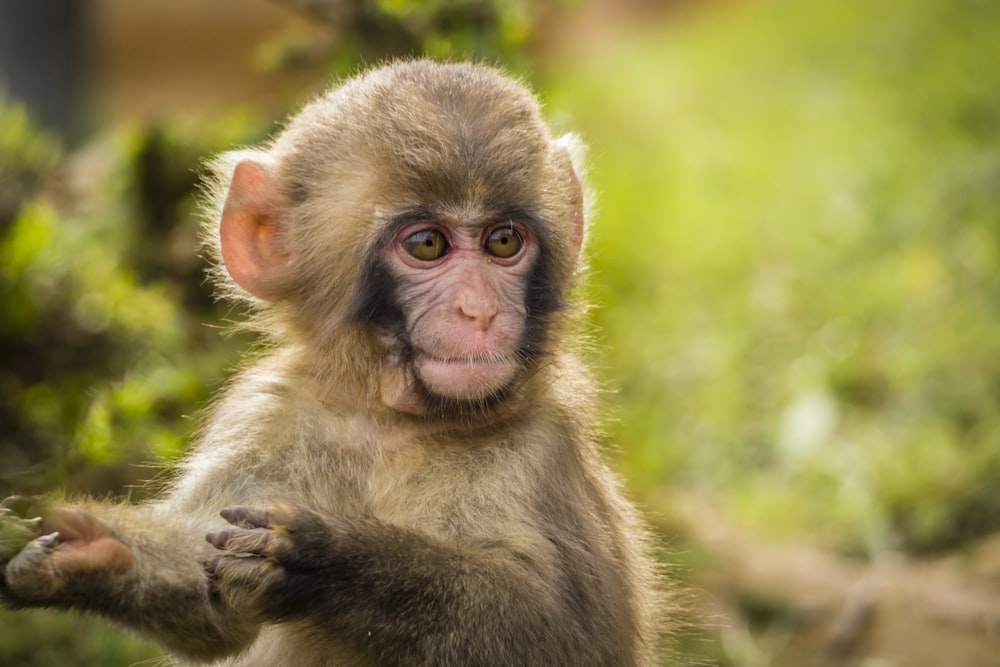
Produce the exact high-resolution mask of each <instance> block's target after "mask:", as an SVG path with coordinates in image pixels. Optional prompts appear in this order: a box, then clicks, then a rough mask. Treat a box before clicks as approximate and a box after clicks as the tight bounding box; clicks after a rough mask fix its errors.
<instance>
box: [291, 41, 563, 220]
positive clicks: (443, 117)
mask: <svg viewBox="0 0 1000 667" xmlns="http://www.w3.org/2000/svg"><path fill="white" fill-rule="evenodd" d="M550 141H551V136H550V134H549V131H548V128H547V126H546V125H545V123H544V122H543V120H542V118H541V114H540V111H539V108H538V104H537V102H536V101H535V98H534V97H533V96H532V95H531V93H530V92H529V91H527V90H526V89H525V88H524V87H523V86H521V85H520V84H519V83H517V82H516V81H514V80H513V79H510V78H509V77H506V76H504V75H502V74H501V73H499V72H497V71H496V70H492V69H490V68H485V67H480V66H474V65H464V64H449V65H442V64H436V63H431V62H429V61H417V62H411V63H398V64H395V65H392V66H389V67H386V68H382V69H378V70H374V71H372V72H369V73H367V74H365V75H363V76H361V77H359V78H357V79H353V80H350V81H348V82H346V83H345V84H343V85H341V86H339V87H337V88H335V89H333V90H332V91H331V92H329V93H328V94H327V95H325V96H324V97H322V98H320V99H318V100H317V101H316V102H314V103H313V104H311V105H310V106H308V107H307V108H306V109H304V110H303V112H302V113H301V114H300V115H299V116H298V117H297V118H296V119H294V120H293V121H292V123H291V124H290V125H289V126H288V128H287V129H286V131H285V133H284V134H283V135H282V136H281V137H279V139H278V143H279V144H285V145H287V146H289V147H290V148H292V150H291V151H290V152H291V153H292V155H290V156H289V157H290V158H291V161H293V162H296V163H298V165H297V168H295V169H294V170H293V172H294V174H295V175H296V176H298V177H299V178H301V179H305V180H309V172H310V171H312V172H313V175H314V176H317V177H319V178H322V179H324V180H325V179H328V178H333V177H336V175H337V172H341V173H343V172H345V171H347V172H349V173H350V174H351V175H352V176H359V175H365V174H367V175H368V176H370V177H375V178H378V179H379V180H380V181H382V182H383V183H382V184H383V185H384V186H388V187H391V188H394V189H406V190H410V191H412V192H415V193H419V194H420V195H421V196H422V198H423V199H424V200H427V199H440V200H442V201H449V200H467V198H468V197H470V196H472V197H474V198H477V199H484V200H487V201H490V202H491V203H492V204H493V205H500V204H501V203H502V202H505V201H507V202H509V201H515V200H518V199H523V198H524V197H532V196H534V194H535V193H534V185H535V183H537V182H538V180H539V177H540V173H539V172H540V170H543V169H544V168H545V165H546V160H547V157H548V154H549V144H550ZM310 167H313V168H314V169H310Z"/></svg>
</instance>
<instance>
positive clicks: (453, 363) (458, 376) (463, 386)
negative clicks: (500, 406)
mask: <svg viewBox="0 0 1000 667" xmlns="http://www.w3.org/2000/svg"><path fill="white" fill-rule="evenodd" d="M517 369H518V365H517V363H516V361H515V360H514V359H512V358H510V357H508V356H504V355H490V356H455V357H437V356H434V355H432V354H428V353H426V352H420V353H418V354H417V355H416V356H415V358H414V359H413V370H414V372H415V373H416V376H417V377H418V378H419V379H420V381H421V382H422V383H423V384H424V386H425V387H426V388H427V389H428V390H429V391H430V392H431V393H433V394H436V395H438V396H441V397H444V398H452V399H457V400H478V399H483V398H487V397H489V396H491V395H493V394H496V393H498V392H500V391H502V390H503V389H505V388H506V387H507V386H508V385H509V384H510V383H511V381H512V380H513V379H514V377H515V375H516V374H517Z"/></svg>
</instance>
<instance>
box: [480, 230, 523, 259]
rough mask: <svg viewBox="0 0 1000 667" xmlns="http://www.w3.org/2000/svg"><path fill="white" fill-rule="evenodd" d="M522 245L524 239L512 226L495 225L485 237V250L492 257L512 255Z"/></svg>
mask: <svg viewBox="0 0 1000 667" xmlns="http://www.w3.org/2000/svg"><path fill="white" fill-rule="evenodd" d="M522 245H524V239H523V238H521V235H520V234H519V233H518V231H517V230H516V229H514V228H513V227H497V228H496V229H494V230H493V231H492V232H490V235H489V236H487V237H486V246H485V247H486V252H487V253H488V254H490V255H493V256H494V257H499V258H501V259H505V258H507V257H513V256H514V255H516V254H517V252H518V251H519V250H520V249H521V246H522Z"/></svg>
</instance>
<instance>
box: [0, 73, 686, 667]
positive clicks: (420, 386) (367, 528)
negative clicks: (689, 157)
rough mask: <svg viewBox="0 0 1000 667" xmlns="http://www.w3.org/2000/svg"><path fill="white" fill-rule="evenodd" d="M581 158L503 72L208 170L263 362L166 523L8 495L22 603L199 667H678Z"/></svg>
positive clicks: (13, 577) (4, 586) (370, 82)
mask: <svg viewBox="0 0 1000 667" xmlns="http://www.w3.org/2000/svg"><path fill="white" fill-rule="evenodd" d="M584 175H585V174H584V170H583V145H582V141H581V140H580V139H579V138H578V137H577V136H576V135H575V134H566V135H560V136H556V135H555V134H554V133H553V131H552V130H551V129H550V127H549V125H548V124H547V123H546V121H545V120H544V119H543V117H542V111H541V107H540V104H539V102H538V100H537V98H536V97H535V95H534V94H533V93H532V92H531V91H530V90H529V89H528V88H527V87H526V86H525V85H524V84H523V83H521V82H520V81H519V80H517V79H515V78H513V77H511V76H509V75H507V74H506V73H504V72H502V71H500V70H499V69H497V68H493V67H491V66H487V65H482V64H475V63H461V62H447V63H445V62H436V61H431V60H400V61H394V62H390V63H387V64H383V65H381V66H378V67H374V68H371V69H369V70H367V71H363V72H360V73H358V74H357V75H356V76H354V77H353V78H348V79H346V80H344V81H341V82H340V83H338V84H336V85H335V86H333V87H332V88H331V89H330V90H329V91H328V92H326V93H325V94H322V95H320V96H319V97H317V98H316V99H315V100H313V101H312V102H310V103H309V104H307V105H306V106H305V107H304V108H303V109H301V110H300V112H299V113H298V114H296V115H294V116H292V117H291V118H290V120H289V121H287V123H286V124H285V125H284V126H283V127H282V128H281V129H280V130H279V131H278V132H277V133H276V134H275V136H274V137H273V138H272V139H271V140H270V141H269V142H267V143H266V144H265V145H263V146H259V147H251V148H245V149H240V150H235V151H232V152H228V153H225V154H223V155H221V156H219V157H217V158H216V159H214V160H213V161H212V162H211V163H210V164H209V166H208V169H207V174H206V179H205V180H206V185H205V200H206V201H205V208H206V216H205V218H206V221H207V222H206V225H205V229H206V231H205V239H206V240H205V247H206V248H207V254H208V255H209V257H210V264H211V267H210V269H209V271H210V274H211V276H212V279H213V280H214V283H215V285H216V288H217V290H218V292H219V294H220V296H222V297H224V298H229V299H231V300H233V301H234V302H235V303H238V304H241V305H242V306H244V307H245V309H246V311H247V313H248V326H251V327H254V328H256V329H257V330H258V331H260V332H262V333H263V334H264V335H265V336H266V337H267V341H268V343H267V346H266V349H265V350H264V351H263V352H261V353H259V354H258V355H257V356H256V358H255V359H252V360H250V361H249V362H248V364H247V365H246V366H245V368H244V369H243V370H242V371H239V372H238V373H237V374H236V376H235V377H234V378H233V379H232V380H231V381H230V383H229V384H228V385H227V386H226V388H225V389H224V390H223V391H222V392H221V395H220V396H219V397H217V398H216V399H215V401H214V402H213V403H212V405H211V407H210V408H209V409H208V411H207V413H206V415H205V417H204V419H203V423H202V424H201V426H200V430H199V433H198V434H197V436H196V439H195V442H194V443H193V446H192V447H191V450H190V452H189V453H188V454H187V455H186V457H185V458H184V459H182V461H181V462H180V463H179V464H178V466H177V471H176V474H175V475H174V477H173V478H172V479H171V480H170V481H169V482H168V483H167V485H166V488H165V489H164V490H163V492H162V494H161V495H159V496H158V497H156V498H154V499H153V500H150V501H147V502H144V503H142V504H128V503H117V504H116V503H113V502H98V501H95V500H87V499H82V500H79V501H74V502H62V501H53V500H47V501H46V500H41V501H39V500H37V499H32V498H24V497H12V498H9V499H7V500H6V501H4V504H3V509H2V510H0V536H2V537H3V538H4V539H3V540H0V567H2V573H3V577H2V580H0V599H2V601H3V602H4V604H6V605H7V606H9V607H12V608H27V607H53V608H61V609H75V610H83V611H86V612H91V613H96V614H99V615H102V616H104V617H106V618H109V619H111V620H112V621H114V622H117V623H118V624H120V625H122V626H124V627H126V628H128V629H130V630H132V631H134V632H135V633H137V634H139V635H140V636H143V637H146V638H148V639H150V640H152V641H154V642H157V643H158V644H160V645H161V646H162V647H164V649H165V650H166V651H167V652H168V653H170V654H172V655H173V656H175V657H176V659H177V660H178V661H181V662H182V664H213V665H220V666H221V665H229V666H235V665H241V666H265V665H266V666H274V665H294V666H295V667H310V666H314V665H315V666H319V665H435V666H448V665H577V666H584V665H595V666H596V665H600V666H604V667H607V666H634V665H640V666H642V665H652V664H655V660H656V659H657V658H656V654H657V652H658V650H659V646H660V645H661V643H662V642H661V637H662V636H663V634H664V631H663V625H664V623H663V622H662V617H663V610H664V609H665V604H664V599H665V597H666V596H665V591H666V590H667V587H666V586H665V584H664V577H663V576H662V574H661V573H660V568H659V566H658V565H657V564H656V559H655V558H654V557H653V556H652V555H651V548H650V542H651V540H650V538H649V536H648V531H646V530H645V529H644V528H643V525H642V520H641V518H640V517H639V513H638V511H637V510H636V509H635V507H634V506H633V505H632V504H630V503H629V502H628V501H627V500H626V498H625V496H624V494H623V492H622V490H621V484H620V482H619V480H618V478H617V477H616V476H615V475H614V474H613V473H612V472H611V471H610V469H609V468H608V467H607V466H606V464H605V463H604V462H603V460H602V453H601V440H602V438H601V435H600V432H599V427H598V425H596V424H595V419H594V417H593V415H594V414H595V413H596V407H595V401H596V398H595V394H596V390H595V388H594V387H595V382H594V381H593V380H592V379H591V376H590V374H589V371H588V370H587V368H586V366H585V364H584V363H583V362H582V361H581V356H582V354H581V351H580V347H581V345H582V337H581V336H580V335H579V333H578V330H579V325H580V320H581V317H580V313H581V312H582V311H583V304H582V303H581V299H580V298H579V297H578V296H577V295H578V294H579V289H578V286H579V283H580V276H581V275H583V273H584V270H585V266H584V261H583V259H582V258H581V253H582V246H583V244H584V236H585V230H586V227H587V222H588V219H589V216H590V208H591V204H590V200H591V195H590V193H589V192H588V190H587V188H586V186H585V184H584Z"/></svg>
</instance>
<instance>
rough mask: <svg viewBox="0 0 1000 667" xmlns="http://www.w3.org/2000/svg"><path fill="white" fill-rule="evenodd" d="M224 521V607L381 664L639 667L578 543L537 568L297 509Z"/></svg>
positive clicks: (531, 556) (504, 552)
mask: <svg viewBox="0 0 1000 667" xmlns="http://www.w3.org/2000/svg"><path fill="white" fill-rule="evenodd" d="M223 515H224V516H225V517H226V518H227V520H229V521H230V522H231V523H233V524H234V527H232V528H227V529H224V530H220V531H216V532H213V533H210V534H209V535H208V539H209V541H210V542H211V543H212V544H214V545H215V546H216V547H218V548H219V549H221V551H220V552H219V553H218V554H217V555H216V556H215V557H214V558H213V559H212V561H211V565H210V570H211V571H212V573H213V575H214V577H215V580H216V585H217V587H218V590H219V593H220V595H221V597H222V598H223V599H228V600H230V602H231V603H232V604H233V605H251V606H256V607H258V608H259V609H260V610H261V611H262V613H264V614H266V615H267V616H268V617H270V618H271V619H273V620H276V621H283V620H301V619H306V620H308V621H310V622H312V623H313V624H314V625H316V626H318V627H319V628H320V629H321V630H323V631H325V632H328V633H330V634H331V636H336V637H337V638H339V639H341V640H344V641H347V642H348V643H350V644H351V645H353V646H354V647H355V649H356V650H358V651H360V652H362V653H364V654H366V655H367V656H368V657H369V658H370V659H371V660H372V661H373V663H375V664H378V665H397V664H408V665H445V666H446V665H470V664H491V665H553V664H567V665H568V664H573V665H633V664H635V656H634V654H633V653H632V650H631V648H630V647H631V646H632V638H631V637H630V636H629V634H628V631H627V630H625V628H627V627H628V618H627V617H628V614H629V612H628V611H627V610H626V609H623V608H622V606H621V605H620V604H617V602H616V600H620V599H621V598H622V595H623V594H622V591H621V590H617V591H613V590H609V585H610V582H609V581H607V580H603V581H602V576H601V574H600V573H599V571H601V570H604V571H607V567H608V564H607V563H602V564H599V565H598V564H592V568H593V569H592V570H591V571H587V569H588V568H587V565H586V558H588V557H589V558H597V559H600V556H598V555H596V554H594V553H592V552H587V553H584V552H585V551H586V547H585V546H584V545H582V544H578V545H573V544H569V543H565V544H552V545H550V546H551V551H550V552H549V553H547V554H543V555H539V554H537V553H530V552H529V551H528V550H513V549H510V548H508V547H507V546H505V545H503V544H501V543H497V544H493V545H480V546H478V547H473V546H466V547H463V546H459V545H456V544H449V543H444V542H442V541H440V540H436V539H434V538H432V537H429V536H426V535H423V534H421V533H418V532H416V531H411V530H407V529H404V528H400V527H397V526H393V525H390V524H387V523H385V522H382V521H379V520H377V519H371V518H366V519H354V520H344V519H336V518H332V517H320V515H318V514H316V513H314V512H311V511H308V510H304V509H300V508H293V507H288V506H279V507H275V508H272V509H270V510H260V509H250V508H247V507H233V508H228V509H227V510H225V511H224V512H223ZM574 551H576V552H577V553H572V552H574ZM618 583H619V584H620V582H618Z"/></svg>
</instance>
